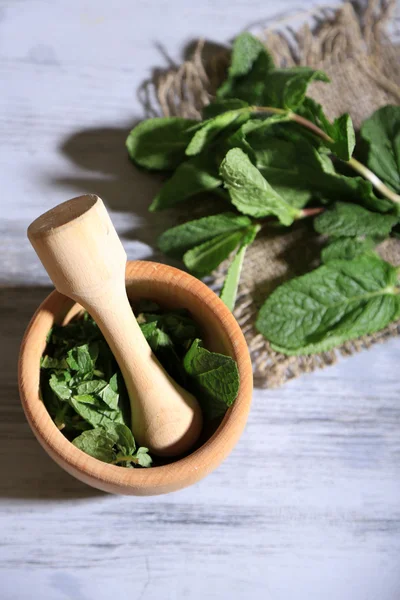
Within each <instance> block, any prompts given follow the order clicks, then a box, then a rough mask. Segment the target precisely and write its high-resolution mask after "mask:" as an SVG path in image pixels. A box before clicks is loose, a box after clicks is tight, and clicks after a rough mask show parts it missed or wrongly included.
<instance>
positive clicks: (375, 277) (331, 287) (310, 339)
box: [256, 255, 400, 354]
mask: <svg viewBox="0 0 400 600" xmlns="http://www.w3.org/2000/svg"><path fill="white" fill-rule="evenodd" d="M396 284H397V269H396V268H395V267H392V266H391V265H390V264H389V263H387V262H385V261H384V260H382V259H380V258H379V257H378V256H375V255H362V256H359V257H357V258H354V259H353V260H349V261H348V260H334V261H332V262H329V263H328V264H327V265H324V266H322V267H319V268H318V269H316V270H315V271H312V272H311V273H308V274H307V275H303V276H302V277H298V278H296V279H292V280H291V281H289V282H287V283H285V284H283V285H281V286H280V287H279V288H277V289H276V290H275V291H274V292H273V293H272V294H271V296H270V297H269V298H268V299H267V300H266V302H265V303H264V304H263V306H262V308H261V310H260V313H259V315H258V318H257V322H256V327H257V329H258V331H260V333H262V334H263V335H264V336H265V337H266V338H267V339H268V340H269V341H270V342H271V345H272V348H273V349H274V350H277V351H280V352H284V353H285V354H312V353H314V352H323V351H326V350H329V349H330V348H333V347H335V346H338V345H340V344H342V343H343V342H345V341H347V340H350V339H355V338H357V337H360V336H362V335H367V334H370V333H373V332H375V331H378V330H379V329H382V328H383V327H386V325H388V324H389V323H390V322H391V321H393V320H395V319H397V318H398V317H399V316H400V296H399V295H398V294H397V292H398V288H396Z"/></svg>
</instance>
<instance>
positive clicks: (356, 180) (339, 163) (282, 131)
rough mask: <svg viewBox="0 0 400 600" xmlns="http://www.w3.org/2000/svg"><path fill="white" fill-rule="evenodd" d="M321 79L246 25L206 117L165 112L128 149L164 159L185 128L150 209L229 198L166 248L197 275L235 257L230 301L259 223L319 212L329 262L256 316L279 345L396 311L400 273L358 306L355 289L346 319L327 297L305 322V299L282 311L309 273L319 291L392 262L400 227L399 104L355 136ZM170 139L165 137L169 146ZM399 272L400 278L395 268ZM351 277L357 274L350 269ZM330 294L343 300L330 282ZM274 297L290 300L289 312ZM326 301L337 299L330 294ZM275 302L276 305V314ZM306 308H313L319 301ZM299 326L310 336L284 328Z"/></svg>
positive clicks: (171, 236)
mask: <svg viewBox="0 0 400 600" xmlns="http://www.w3.org/2000/svg"><path fill="white" fill-rule="evenodd" d="M313 81H320V82H324V83H328V82H329V79H328V77H327V76H326V75H325V73H323V72H321V71H315V70H313V69H310V68H308V67H306V66H302V67H290V68H287V69H282V68H277V67H276V66H275V65H274V63H273V60H272V57H271V55H270V54H269V52H268V50H267V49H266V48H265V46H264V45H263V44H262V43H261V41H260V40H258V39H257V38H255V37H253V36H252V35H251V34H249V33H244V34H241V35H239V36H238V37H237V38H236V40H235V42H234V44H233V48H232V56H231V64H230V67H229V69H228V73H227V76H226V79H225V81H224V82H222V84H221V86H220V87H219V89H218V90H217V92H216V98H215V99H214V100H213V101H212V102H211V103H210V104H209V105H208V106H206V107H204V109H203V120H202V121H199V122H197V124H193V123H192V122H190V123H189V122H187V123H186V124H185V123H183V122H182V123H180V124H179V125H178V123H177V122H176V121H175V119H176V118H173V119H172V120H171V122H170V125H168V119H163V120H149V121H146V122H145V123H147V125H143V126H142V129H140V130H139V134H140V136H138V135H137V133H136V134H135V131H136V132H137V128H136V129H134V130H133V132H131V134H130V137H129V138H128V139H130V140H131V141H132V140H133V141H135V139H136V138H137V137H140V145H139V149H140V151H138V150H137V147H136V146H135V143H136V142H135V143H134V144H132V143H131V144H130V146H129V151H130V155H131V158H132V159H133V160H134V161H135V162H137V163H139V164H141V165H142V166H145V163H148V164H149V165H150V166H149V167H148V168H156V167H155V166H154V165H156V164H157V163H158V164H161V165H165V164H168V163H169V162H170V159H169V158H168V157H165V158H164V159H162V158H161V154H162V147H163V144H164V143H165V141H164V139H163V133H162V132H163V131H166V132H172V131H174V128H175V129H176V128H178V129H179V128H180V130H179V132H177V135H176V136H175V137H176V142H177V144H180V148H179V153H178V152H175V151H173V150H172V149H171V152H172V156H173V157H174V158H173V160H175V161H176V162H179V161H178V157H179V160H180V162H179V164H176V165H175V166H176V168H175V171H174V173H173V174H172V177H171V178H170V179H169V180H168V181H167V182H166V183H165V184H164V186H163V187H162V189H161V191H160V192H159V194H158V195H157V197H156V198H155V200H154V201H153V204H152V205H151V208H150V209H151V210H158V209H162V208H168V207H170V206H173V205H175V204H177V203H182V202H185V201H186V200H187V199H189V198H192V197H193V196H195V195H196V194H199V193H202V192H207V193H208V194H210V195H212V194H215V195H216V194H218V196H219V198H218V202H219V203H220V202H221V200H220V198H223V199H224V200H225V202H226V203H227V204H226V210H225V212H222V213H220V214H219V215H210V216H207V214H205V216H203V217H202V218H200V219H196V220H195V221H189V222H187V223H184V224H182V225H179V226H177V227H173V228H171V229H169V230H167V231H166V232H164V233H163V234H162V236H161V237H160V239H159V247H160V249H161V250H163V251H164V252H166V253H167V254H170V255H171V256H174V257H178V258H181V259H182V260H183V262H184V264H185V265H186V267H187V268H188V269H189V270H191V271H192V272H193V273H194V274H195V275H197V276H198V277H203V276H205V275H208V274H209V273H211V272H212V271H213V270H214V269H215V268H216V267H218V265H219V264H220V263H221V262H222V261H224V260H226V259H230V260H231V264H230V267H229V268H228V269H227V275H226V280H225V284H224V285H223V288H222V292H221V298H222V299H223V301H224V302H225V303H226V304H227V306H229V307H230V308H231V309H233V307H234V302H235V299H236V296H237V290H238V285H239V281H240V273H241V270H242V268H243V264H244V257H245V252H246V248H247V247H248V246H249V245H250V244H251V243H252V242H253V241H254V239H255V238H256V236H257V235H258V234H259V232H260V231H261V230H262V228H264V226H268V223H269V222H270V221H273V220H275V221H277V224H279V225H280V226H285V227H289V226H291V225H292V224H293V222H294V221H296V220H298V219H302V218H310V217H315V222H314V226H315V230H316V232H317V233H318V234H322V235H324V236H325V240H326V245H325V248H323V249H322V252H321V263H323V266H321V267H319V268H318V269H316V270H315V271H313V272H311V273H309V274H307V275H306V276H305V277H306V279H302V280H301V281H302V283H301V284H299V283H298V281H299V280H298V279H295V280H292V282H289V283H287V284H284V286H283V287H282V288H278V290H277V291H275V292H274V294H272V296H271V297H270V298H267V299H266V302H265V304H264V305H263V307H262V308H261V311H260V315H259V318H258V321H257V327H258V329H259V331H260V332H261V333H262V334H263V335H264V336H265V337H266V338H267V339H269V340H270V341H271V342H272V343H273V344H274V347H275V348H276V349H279V350H280V351H282V352H285V353H288V354H290V353H297V354H301V353H312V352H318V351H321V350H323V349H326V348H331V347H334V346H336V345H339V344H341V343H342V342H343V341H345V340H347V339H353V338H354V337H358V336H361V335H365V334H367V333H369V332H371V330H373V331H376V330H377V329H379V328H382V327H384V326H385V325H386V324H387V323H389V322H390V321H391V320H394V319H396V318H397V316H398V313H397V308H396V306H397V283H396V282H394V281H393V282H392V283H391V284H387V285H386V284H385V285H383V286H381V288H379V286H378V288H379V289H378V288H377V289H376V290H375V291H374V295H373V296H372V297H371V298H369V297H368V301H366V300H365V298H364V296H363V297H362V301H361V300H360V302H358V301H357V302H358V304H357V302H356V299H355V298H353V297H352V296H351V294H350V293H349V298H348V301H346V303H345V304H346V306H347V308H346V309H343V311H344V312H343V315H342V316H343V319H344V320H343V322H341V323H339V322H337V321H335V319H333V320H330V318H328V317H327V316H326V315H325V316H322V311H323V306H322V305H321V307H320V313H319V312H318V310H316V309H315V311H314V312H315V315H314V316H313V315H312V310H314V309H312V310H311V308H310V314H309V315H308V316H307V314H305V315H303V317H302V318H303V319H304V321H303V322H302V325H301V326H299V325H298V320H296V318H295V315H296V311H295V310H294V308H293V307H294V306H295V305H296V303H298V302H299V298H300V296H298V297H296V298H295V299H294V300H293V303H294V304H293V307H288V308H287V310H286V309H285V308H284V306H285V304H284V303H283V300H284V297H285V293H286V292H290V294H289V296H290V297H292V296H293V294H294V291H295V290H297V287H296V286H300V287H299V294H300V291H301V289H300V288H301V286H304V285H308V283H307V282H311V284H310V285H311V286H312V287H313V286H314V285H315V286H316V288H317V287H318V286H320V287H321V289H322V288H323V282H324V281H325V280H326V281H327V282H328V283H329V281H331V280H332V278H333V279H334V278H335V277H337V281H338V282H340V281H341V280H342V279H343V277H344V272H345V271H346V273H347V272H349V273H350V271H351V272H352V274H353V275H352V276H353V277H354V281H356V280H357V281H358V280H360V281H366V280H367V279H368V277H369V272H370V271H371V272H377V270H379V269H382V270H383V271H385V269H387V268H389V267H386V266H384V264H383V263H379V261H380V260H381V259H379V258H378V257H377V256H376V255H375V253H374V248H375V246H376V245H377V244H378V243H380V242H381V241H383V240H384V239H386V238H387V237H388V236H390V235H398V233H397V231H398V228H399V226H398V221H399V217H400V195H399V194H400V108H399V107H395V106H387V107H383V108H381V109H379V110H378V111H376V112H375V113H374V114H373V115H371V117H370V118H369V119H367V120H366V121H365V123H364V124H363V125H362V127H361V142H360V143H358V144H356V135H355V131H354V127H353V123H352V120H351V117H350V116H349V115H348V114H343V115H339V116H337V117H336V118H335V119H334V120H333V121H332V120H330V119H329V118H328V117H327V116H326V114H325V112H324V109H323V107H322V106H321V105H320V104H318V103H317V102H315V101H314V100H313V99H312V98H310V97H308V96H307V88H308V86H309V84H310V83H311V82H313ZM138 127H141V126H140V125H139V126H138ZM160 127H161V129H160ZM157 129H160V132H159V133H157ZM172 137H174V136H170V135H169V134H168V135H167V136H166V142H167V144H168V143H169V140H170V139H171V138H172ZM184 140H185V141H186V146H185V148H184V150H183V142H184ZM160 149H161V150H160ZM166 152H167V151H166ZM160 168H165V167H164V166H162V167H160ZM199 198H200V196H199ZM205 211H206V208H205ZM228 211H229V212H228ZM271 225H272V223H271ZM385 264H386V263H385ZM260 269H262V265H260ZM348 270H350V271H348ZM357 273H358V274H357ZM391 273H392V275H391V277H394V275H393V274H394V273H395V271H391ZM307 277H308V278H309V279H307ZM346 277H347V279H346V281H350V279H351V277H350V275H346ZM349 277H350V279H349ZM338 285H339V284H338ZM291 286H293V287H291ZM351 287H352V286H351V285H350V284H349V289H350V288H351ZM353 287H354V286H353ZM281 289H283V290H284V292H280V290H281ZM293 290H294V291H293ZM388 290H389V291H388ZM375 292H376V294H375ZM301 293H303V292H301ZM332 294H333V297H335V293H334V290H333V289H332ZM289 296H288V297H289ZM277 298H278V300H279V302H282V303H283V304H282V308H281V310H278V308H277V306H278V303H277V300H276V299H277ZM293 298H294V296H293ZM326 298H327V301H328V300H329V295H328V294H327V296H326ZM357 298H358V296H357ZM270 303H272V304H270ZM274 303H275V304H274ZM272 305H273V306H274V310H272V311H271V312H270V314H269V316H267V313H268V311H269V308H271V306H272ZM304 306H305V307H307V306H313V303H312V302H311V299H310V298H308V301H307V302H305V305H304ZM334 306H335V307H336V304H334ZM265 307H267V308H265ZM348 307H350V308H348ZM326 310H327V311H328V313H329V314H330V312H332V311H333V312H334V310H335V309H334V308H333V307H330V306H329V307H328V308H326ZM374 310H375V312H376V314H375V313H374ZM306 312H307V311H306ZM339 312H340V311H339ZM351 315H352V316H351ZM367 316H368V318H367ZM282 319H283V321H284V323H285V325H282V323H281V321H282ZM318 319H320V321H321V322H320V327H321V329H320V330H318V331H314V330H313V329H312V327H311V325H310V327H311V329H310V330H308V329H307V327H306V326H305V324H307V323H308V322H310V323H311V322H314V320H315V322H317V321H318ZM322 320H323V321H324V323H325V325H326V327H325V329H324V328H323V325H322ZM278 321H279V323H280V324H279V325H278ZM298 327H300V329H301V330H302V331H303V333H304V337H303V338H301V336H300V338H301V339H300V338H299V339H298V340H297V341H295V340H294V339H289V338H287V337H285V336H286V334H287V332H288V331H291V329H293V331H296V332H297V328H298ZM279 331H280V332H281V333H279ZM284 332H286V333H285V334H284ZM297 333H298V332H297ZM296 335H297V334H296Z"/></svg>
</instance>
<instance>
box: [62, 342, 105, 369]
mask: <svg viewBox="0 0 400 600" xmlns="http://www.w3.org/2000/svg"><path fill="white" fill-rule="evenodd" d="M97 355H98V346H97V344H96V343H92V344H90V345H89V344H83V345H82V346H75V347H74V348H71V350H69V351H68V354H67V364H68V366H69V368H70V369H72V370H73V371H78V372H80V373H83V374H85V373H89V372H91V371H93V369H94V367H95V364H96V358H97Z"/></svg>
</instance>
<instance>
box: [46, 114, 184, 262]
mask: <svg viewBox="0 0 400 600" xmlns="http://www.w3.org/2000/svg"><path fill="white" fill-rule="evenodd" d="M135 124H136V123H130V124H129V125H127V126H126V127H110V126H104V127H99V128H87V129H83V130H80V131H76V132H73V133H71V134H70V135H69V136H68V137H67V138H66V139H65V140H63V142H62V143H61V146H60V148H59V150H60V152H61V153H62V154H63V155H64V156H66V157H67V158H68V160H69V161H70V162H71V163H73V164H74V165H76V166H78V167H79V168H80V169H81V170H82V174H79V173H78V174H75V173H74V174H72V175H70V174H62V173H60V174H55V175H54V176H53V177H52V179H51V182H50V183H51V185H53V186H54V185H55V186H61V187H65V188H66V189H68V191H69V194H73V193H76V195H80V194H85V193H94V194H97V195H98V196H100V198H102V199H103V200H104V202H105V204H106V205H107V206H108V207H109V208H110V209H111V210H112V211H114V212H119V213H121V212H122V213H126V215H127V217H126V224H127V226H126V227H124V225H123V224H122V227H121V223H120V221H119V222H118V225H119V228H120V229H122V228H123V233H122V234H121V237H122V238H123V239H128V240H135V241H138V242H142V243H143V244H147V245H148V246H150V247H152V248H154V247H155V242H156V239H157V237H158V235H159V234H160V233H162V231H164V230H165V229H166V228H168V227H169V226H172V225H173V224H174V219H173V216H172V215H171V214H169V211H167V212H159V213H149V211H148V208H149V206H150V204H151V201H152V199H153V198H154V196H155V195H156V193H157V192H158V190H159V189H160V187H161V184H162V181H163V179H164V177H163V176H162V175H160V174H159V173H148V172H145V171H141V170H139V169H138V168H136V167H135V165H134V164H133V163H132V161H131V160H130V159H129V156H128V153H127V150H126V147H125V140H126V138H127V136H128V134H129V131H130V129H132V127H133V126H134V125H135ZM71 190H74V191H75V192H71ZM150 256H151V257H152V258H153V259H154V260H158V261H159V262H164V261H165V256H164V259H163V255H162V254H161V253H158V252H157V250H156V251H155V252H152V250H151V248H149V256H148V257H147V256H146V258H150Z"/></svg>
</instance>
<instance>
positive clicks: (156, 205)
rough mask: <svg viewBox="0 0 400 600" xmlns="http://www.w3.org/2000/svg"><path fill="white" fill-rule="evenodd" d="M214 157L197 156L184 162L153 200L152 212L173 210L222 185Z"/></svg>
mask: <svg viewBox="0 0 400 600" xmlns="http://www.w3.org/2000/svg"><path fill="white" fill-rule="evenodd" d="M221 183H222V182H221V179H220V178H219V177H218V170H217V169H216V167H215V161H214V158H213V157H212V156H195V157H194V158H191V159H190V160H186V161H185V162H182V164H181V165H179V166H178V168H177V169H176V171H175V172H174V174H173V175H172V177H170V178H169V179H168V181H167V182H166V183H164V185H163V187H162V188H161V190H160V191H159V192H158V194H157V195H156V196H155V198H154V199H153V202H152V203H151V205H150V208H149V210H150V211H152V212H153V211H156V210H161V209H164V208H171V206H175V205H176V204H179V203H180V202H183V201H184V200H187V198H191V197H192V196H195V195H196V194H200V193H202V192H207V191H210V190H214V189H215V188H217V187H219V186H220V185H221Z"/></svg>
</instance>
